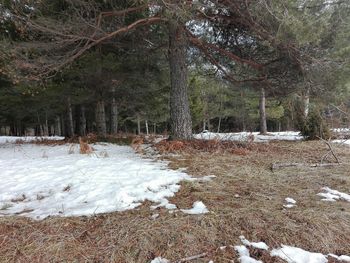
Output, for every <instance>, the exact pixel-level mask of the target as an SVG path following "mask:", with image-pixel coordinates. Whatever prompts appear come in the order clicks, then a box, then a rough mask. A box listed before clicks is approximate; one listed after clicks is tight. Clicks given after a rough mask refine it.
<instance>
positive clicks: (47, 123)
mask: <svg viewBox="0 0 350 263" xmlns="http://www.w3.org/2000/svg"><path fill="white" fill-rule="evenodd" d="M44 136H49V122H48V120H47V112H46V111H45V124H44Z"/></svg>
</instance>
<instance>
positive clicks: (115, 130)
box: [111, 87, 118, 134]
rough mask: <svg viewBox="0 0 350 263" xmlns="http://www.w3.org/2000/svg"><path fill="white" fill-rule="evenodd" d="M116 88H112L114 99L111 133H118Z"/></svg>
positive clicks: (112, 102)
mask: <svg viewBox="0 0 350 263" xmlns="http://www.w3.org/2000/svg"><path fill="white" fill-rule="evenodd" d="M114 96H115V88H114V87H113V88H112V101H111V134H116V133H118V106H117V103H116V101H115V97H114Z"/></svg>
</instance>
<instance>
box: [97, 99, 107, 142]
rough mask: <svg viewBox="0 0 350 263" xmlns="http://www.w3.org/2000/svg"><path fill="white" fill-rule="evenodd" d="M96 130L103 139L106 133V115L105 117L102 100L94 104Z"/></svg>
mask: <svg viewBox="0 0 350 263" xmlns="http://www.w3.org/2000/svg"><path fill="white" fill-rule="evenodd" d="M95 115H96V129H97V134H98V135H99V136H102V137H105V136H106V133H107V127H106V115H105V103H104V101H103V100H99V101H98V102H97V103H96V111H95Z"/></svg>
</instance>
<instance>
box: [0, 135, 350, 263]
mask: <svg viewBox="0 0 350 263" xmlns="http://www.w3.org/2000/svg"><path fill="white" fill-rule="evenodd" d="M170 150H174V149H170ZM175 150H176V149H175ZM326 152H327V146H326V145H325V144H324V143H322V142H270V143H264V144H252V145H250V147H248V148H242V149H240V148H238V149H235V150H233V151H227V149H226V150H220V149H216V150H215V149H214V150H213V149H211V150H207V151H205V150H201V149H196V148H191V147H186V148H184V149H182V150H181V151H177V152H176V153H175V154H173V153H172V154H169V152H167V151H164V152H163V154H162V158H163V159H166V160H169V161H170V164H169V165H170V167H171V168H174V169H176V168H186V170H187V172H188V173H189V174H190V175H192V176H193V177H202V176H205V175H215V176H217V177H216V178H214V179H212V180H211V181H209V182H199V181H195V182H186V181H185V182H183V183H182V187H181V189H180V191H179V192H178V193H177V194H176V195H175V197H174V198H172V199H170V201H171V202H172V203H174V204H176V205H177V206H178V207H181V208H189V207H191V205H192V203H193V202H194V201H197V200H201V201H203V202H204V204H206V206H207V207H208V209H209V210H210V213H208V214H205V215H187V214H184V213H182V212H177V213H173V214H171V213H169V212H168V210H166V209H164V208H160V209H159V210H157V211H152V210H150V208H149V207H150V205H151V203H149V202H146V203H144V204H143V205H142V206H141V207H139V208H138V209H135V210H131V211H126V212H116V213H110V214H101V215H96V216H93V217H74V218H57V217H55V218H47V219H45V220H42V221H32V220H30V219H27V218H23V217H19V216H18V217H0V262H128V263H129V262H130V263H132V262H142V263H146V262H150V261H151V260H152V259H153V258H154V257H156V256H162V257H164V258H167V259H168V260H170V261H171V262H178V261H179V260H180V259H182V258H185V257H188V256H193V255H198V254H201V253H207V256H206V257H202V258H198V259H195V260H192V261H191V263H192V262H193V263H199V262H206V263H207V262H209V260H213V261H214V262H215V263H217V262H238V255H237V253H236V252H235V251H234V250H233V249H232V248H230V247H228V248H227V249H225V250H221V249H219V247H220V246H225V245H226V246H230V245H241V242H240V240H239V236H240V235H244V236H245V237H246V238H247V239H248V240H251V241H256V242H258V241H264V242H266V243H267V245H269V247H274V248H277V247H280V245H281V244H285V245H290V246H297V247H300V248H303V249H305V250H308V251H313V252H320V253H324V254H328V253H334V254H337V255H350V202H346V201H337V202H324V201H321V197H319V196H317V193H319V192H321V188H322V187H324V186H329V187H330V188H332V189H336V190H338V191H342V192H346V193H349V192H350V164H349V163H350V148H349V147H347V146H337V147H335V152H336V153H337V156H338V157H339V158H340V159H341V161H342V163H343V164H341V165H339V166H334V167H328V168H321V167H319V168H308V167H306V168H295V167H294V168H284V169H279V170H276V171H271V169H270V167H271V163H272V162H305V163H313V162H319V161H320V160H321V158H322V156H323V154H324V153H326ZM329 161H331V162H333V160H332V159H331V158H329ZM286 197H292V198H294V199H296V200H297V206H296V207H293V208H291V209H283V204H284V199H285V198H286ZM154 213H159V214H160V215H159V217H158V218H156V219H152V217H151V216H152V214H154ZM251 252H253V253H251V254H252V256H253V257H254V258H256V259H259V260H262V261H263V262H265V263H266V262H284V261H282V260H280V259H277V258H272V257H270V256H269V255H268V253H263V252H261V250H251ZM330 262H331V261H330ZM333 262H336V261H333Z"/></svg>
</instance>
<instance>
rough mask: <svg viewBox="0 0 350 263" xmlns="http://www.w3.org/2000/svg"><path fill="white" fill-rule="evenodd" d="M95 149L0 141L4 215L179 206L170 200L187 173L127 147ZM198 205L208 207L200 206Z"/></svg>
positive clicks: (1, 208) (1, 212)
mask: <svg viewBox="0 0 350 263" xmlns="http://www.w3.org/2000/svg"><path fill="white" fill-rule="evenodd" d="M0 138H1V141H4V138H2V137H0ZM27 138H28V137H27ZM17 139H18V138H17ZM20 139H22V138H20ZM6 141H8V139H6V140H5V142H6ZM93 147H94V148H95V152H94V153H93V154H91V155H82V154H79V149H78V145H67V144H66V145H59V146H46V145H33V144H23V145H16V144H13V143H12V144H11V143H4V144H0V171H1V176H0V177H1V184H0V215H13V214H18V215H22V216H28V217H31V218H34V219H43V218H45V217H47V216H53V215H54V216H80V215H92V214H97V213H105V212H113V211H124V210H128V209H133V208H135V207H137V206H139V205H140V204H141V203H142V202H143V201H145V200H150V201H152V202H157V203H160V204H164V205H165V206H166V207H168V208H174V206H175V205H172V204H169V202H168V200H167V199H166V198H168V197H172V196H174V194H175V192H177V191H178V190H179V188H180V185H178V183H179V182H180V181H181V180H183V179H187V178H189V176H188V175H187V174H185V173H182V172H179V171H174V170H170V169H168V168H167V165H166V164H165V163H163V162H154V161H152V160H147V159H143V158H141V157H140V156H138V155H137V154H135V153H134V151H133V150H132V148H130V147H127V146H117V145H112V144H96V145H94V146H93ZM72 149H73V150H74V153H72V154H68V152H69V150H70V152H72ZM106 152H107V153H108V157H106V155H105V154H104V153H106ZM175 208H176V206H175ZM196 209H197V210H196V211H198V210H202V211H204V207H201V204H198V206H196Z"/></svg>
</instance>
